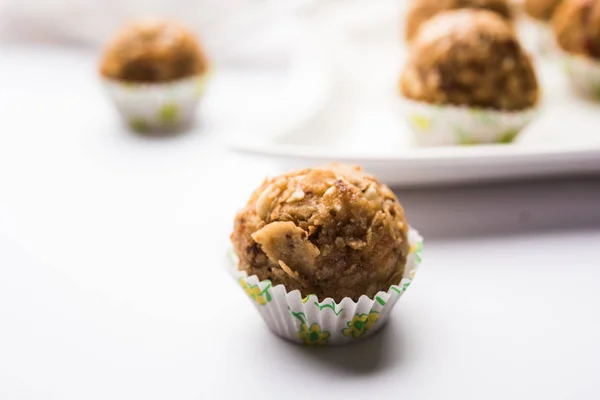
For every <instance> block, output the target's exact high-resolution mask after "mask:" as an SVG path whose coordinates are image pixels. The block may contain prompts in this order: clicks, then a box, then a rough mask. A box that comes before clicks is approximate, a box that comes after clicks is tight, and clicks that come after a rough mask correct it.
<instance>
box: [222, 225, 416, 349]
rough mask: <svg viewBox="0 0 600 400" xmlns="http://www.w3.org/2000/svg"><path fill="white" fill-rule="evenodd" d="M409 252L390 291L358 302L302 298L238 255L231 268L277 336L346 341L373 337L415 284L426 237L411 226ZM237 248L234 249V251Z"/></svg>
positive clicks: (299, 340) (333, 342) (305, 340)
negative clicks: (243, 265) (250, 271)
mask: <svg viewBox="0 0 600 400" xmlns="http://www.w3.org/2000/svg"><path fill="white" fill-rule="evenodd" d="M408 240H409V243H410V249H411V251H410V254H409V256H408V259H407V263H406V268H405V270H404V275H403V277H402V280H401V281H400V283H399V284H398V285H392V286H391V287H390V288H389V289H388V291H387V292H383V291H381V292H379V293H377V294H376V295H375V296H374V298H373V299H371V298H369V297H367V296H364V295H363V296H361V297H360V298H359V299H358V301H357V302H355V301H354V300H352V299H351V298H348V297H346V298H344V299H342V301H340V302H339V303H336V302H335V301H334V300H333V299H331V298H327V299H325V300H323V301H321V302H320V301H318V298H317V296H315V295H309V296H307V297H305V298H302V295H301V294H300V291H299V290H293V291H291V292H287V291H286V289H285V287H284V286H283V285H277V286H273V285H272V284H271V281H269V280H264V281H259V279H258V277H257V276H256V275H252V276H248V275H247V274H246V273H245V272H244V271H239V270H238V269H237V259H236V257H235V255H233V257H232V260H231V262H229V263H228V268H229V271H230V273H231V275H232V276H233V277H234V278H235V279H236V280H237V281H238V282H239V284H240V285H241V286H242V288H243V289H244V290H245V292H246V294H247V295H248V296H249V297H250V299H251V300H252V303H254V305H255V306H256V309H257V310H258V312H259V313H260V315H261V316H262V317H263V319H264V321H265V322H266V324H267V326H268V327H269V329H271V331H273V332H274V333H275V334H277V335H278V336H280V337H282V338H284V339H287V340H289V341H292V342H295V343H299V344H304V345H309V346H310V345H343V344H348V343H352V342H355V341H356V340H357V339H362V338H365V337H368V336H369V335H372V334H373V333H375V332H376V331H377V330H378V329H379V328H381V327H382V326H383V325H384V324H385V321H386V319H387V318H388V316H389V312H390V310H391V309H392V308H393V307H394V305H395V304H396V302H397V301H398V299H399V298H400V297H401V296H402V294H403V293H404V292H405V291H406V289H408V287H409V286H410V284H411V282H412V280H413V278H414V276H415V273H416V272H417V268H418V267H419V264H420V263H421V251H422V248H423V238H422V237H421V236H419V233H418V232H417V231H416V230H414V229H410V230H409V235H408ZM232 254H233V252H232Z"/></svg>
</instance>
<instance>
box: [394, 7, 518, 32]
mask: <svg viewBox="0 0 600 400" xmlns="http://www.w3.org/2000/svg"><path fill="white" fill-rule="evenodd" d="M464 8H468V9H483V10H488V11H492V12H495V13H497V14H498V15H500V16H501V17H503V18H506V19H507V20H510V19H511V18H512V13H511V6H510V4H509V3H508V1H507V0H414V2H413V3H412V4H411V6H410V7H409V9H408V13H407V15H406V31H405V35H406V40H407V41H409V42H410V41H412V39H413V38H414V37H415V36H416V34H417V32H418V30H419V27H420V26H421V25H422V24H423V23H424V22H425V21H427V20H428V19H429V18H431V17H433V16H434V15H436V14H438V13H440V12H443V11H449V10H457V9H464Z"/></svg>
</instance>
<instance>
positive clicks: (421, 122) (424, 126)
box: [409, 114, 431, 132]
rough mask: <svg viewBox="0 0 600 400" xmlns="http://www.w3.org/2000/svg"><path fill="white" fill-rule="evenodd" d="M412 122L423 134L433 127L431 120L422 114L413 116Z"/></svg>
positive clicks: (411, 117)
mask: <svg viewBox="0 0 600 400" xmlns="http://www.w3.org/2000/svg"><path fill="white" fill-rule="evenodd" d="M409 118H410V122H411V123H412V124H413V125H414V127H415V128H417V129H418V130H419V131H421V132H427V131H428V130H429V128H430V127H431V120H430V119H429V118H427V117H425V116H423V115H420V114H412V115H411V116H410V117H409Z"/></svg>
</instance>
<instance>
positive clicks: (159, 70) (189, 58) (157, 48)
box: [100, 19, 208, 83]
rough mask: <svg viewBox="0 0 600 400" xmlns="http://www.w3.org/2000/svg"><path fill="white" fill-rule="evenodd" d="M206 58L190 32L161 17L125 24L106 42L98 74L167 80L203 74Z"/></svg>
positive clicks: (143, 80)
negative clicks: (112, 38)
mask: <svg viewBox="0 0 600 400" xmlns="http://www.w3.org/2000/svg"><path fill="white" fill-rule="evenodd" d="M207 70H208V62H207V60H206V57H205V55H204V53H203V51H202V49H201V48H200V45H199V44H198V41H197V40H196V38H195V37H194V35H193V33H192V32H190V31H189V30H188V29H187V28H185V27H183V26H182V25H180V24H178V23H176V22H173V21H168V20H162V19H143V20H139V21H136V22H134V23H132V24H130V25H127V26H125V27H124V28H123V29H122V30H121V31H119V32H118V33H117V35H116V37H115V38H114V40H113V41H112V42H111V43H110V44H109V45H108V47H107V49H106V51H105V53H104V56H103V59H102V61H101V66H100V73H101V74H102V75H103V76H104V77H106V78H111V79H116V80H121V81H127V82H144V83H154V82H167V81H172V80H176V79H182V78H187V77H190V76H193V75H198V74H203V73H205V72H206V71H207Z"/></svg>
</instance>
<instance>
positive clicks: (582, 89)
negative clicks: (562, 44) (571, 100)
mask: <svg viewBox="0 0 600 400" xmlns="http://www.w3.org/2000/svg"><path fill="white" fill-rule="evenodd" d="M557 54H558V57H559V59H560V62H561V64H562V67H563V69H564V71H565V73H566V74H567V77H568V78H569V81H570V83H571V85H572V86H573V88H574V89H575V90H576V91H577V92H579V93H581V94H583V95H585V96H587V97H589V98H590V99H593V100H595V101H600V61H598V60H594V59H592V58H590V57H586V56H582V55H577V54H570V53H567V52H566V51H564V50H557Z"/></svg>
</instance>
